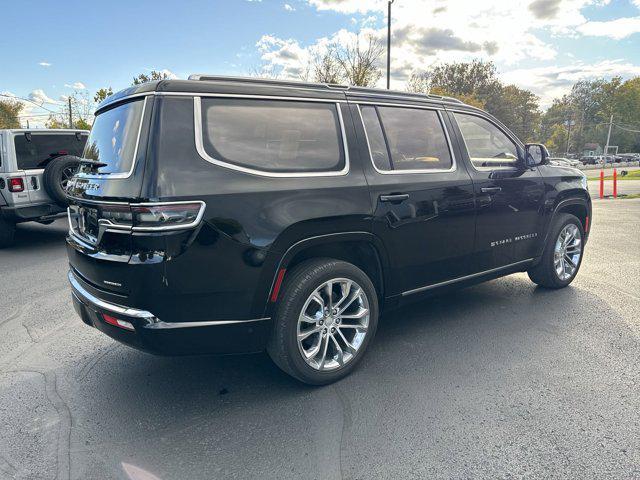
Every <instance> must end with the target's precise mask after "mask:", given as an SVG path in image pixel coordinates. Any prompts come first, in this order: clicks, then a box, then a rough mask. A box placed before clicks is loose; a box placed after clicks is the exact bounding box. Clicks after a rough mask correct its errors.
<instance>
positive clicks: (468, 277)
mask: <svg viewBox="0 0 640 480" xmlns="http://www.w3.org/2000/svg"><path fill="white" fill-rule="evenodd" d="M534 260H535V258H527V259H526V260H520V261H519V262H515V263H510V264H508V265H503V266H501V267H497V268H492V269H490V270H484V271H482V272H476V273H472V274H471V275H464V276H462V277H457V278H452V279H451V280H445V281H444V282H438V283H433V284H431V285H425V286H424V287H418V288H414V289H413V290H407V291H406V292H402V294H401V295H402V296H403V297H406V296H407V295H412V294H414V293H419V292H424V291H426V290H432V289H434V288H438V287H444V286H446V285H451V284H452V283H457V282H463V281H465V280H471V279H473V278H476V277H481V276H482V275H488V274H490V273H495V272H499V271H501V270H507V269H509V268H512V267H517V266H518V265H524V264H527V263H531V262H533V261H534Z"/></svg>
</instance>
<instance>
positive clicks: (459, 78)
mask: <svg viewBox="0 0 640 480" xmlns="http://www.w3.org/2000/svg"><path fill="white" fill-rule="evenodd" d="M430 86H431V89H432V90H433V89H434V88H437V89H438V90H439V91H443V92H448V93H449V94H450V95H453V96H459V95H465V96H472V97H475V98H477V99H478V100H480V101H481V102H482V103H484V104H485V105H489V103H490V102H491V101H492V100H494V97H495V96H496V95H497V94H499V92H500V88H501V83H500V80H498V77H497V75H496V67H495V65H494V64H493V62H483V61H482V60H473V61H472V62H460V63H445V64H442V65H437V66H435V67H434V68H433V70H431V72H430Z"/></svg>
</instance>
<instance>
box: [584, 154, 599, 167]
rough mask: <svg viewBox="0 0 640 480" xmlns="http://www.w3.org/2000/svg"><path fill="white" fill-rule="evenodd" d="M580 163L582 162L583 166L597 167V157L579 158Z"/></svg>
mask: <svg viewBox="0 0 640 480" xmlns="http://www.w3.org/2000/svg"><path fill="white" fill-rule="evenodd" d="M580 162H582V164H583V165H597V164H598V163H599V161H598V157H596V156H595V155H586V156H584V157H581V158H580Z"/></svg>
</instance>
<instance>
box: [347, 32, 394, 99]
mask: <svg viewBox="0 0 640 480" xmlns="http://www.w3.org/2000/svg"><path fill="white" fill-rule="evenodd" d="M383 53H384V48H383V46H382V44H381V43H380V42H379V41H378V40H377V39H376V38H374V37H373V36H372V35H368V36H367V37H366V38H365V40H364V45H362V44H361V42H360V37H359V36H358V37H357V38H356V39H355V41H353V42H352V43H350V44H347V45H344V46H340V47H338V48H337V49H336V51H335V61H336V62H337V64H338V65H339V66H340V69H341V70H342V74H343V75H344V78H345V80H346V81H347V83H348V84H349V85H357V86H360V87H372V86H374V85H375V84H376V82H377V81H378V80H380V77H382V71H381V70H380V65H379V63H380V59H381V57H382V54H383Z"/></svg>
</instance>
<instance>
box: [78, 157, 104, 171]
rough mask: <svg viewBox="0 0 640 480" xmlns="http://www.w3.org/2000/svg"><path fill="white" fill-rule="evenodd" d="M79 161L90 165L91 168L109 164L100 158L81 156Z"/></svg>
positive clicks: (81, 163)
mask: <svg viewBox="0 0 640 480" xmlns="http://www.w3.org/2000/svg"><path fill="white" fill-rule="evenodd" d="M78 161H79V162H80V165H88V166H89V167H90V169H91V170H97V169H98V168H101V167H106V166H108V165H109V164H108V163H104V162H99V161H98V160H91V159H90V158H79V159H78Z"/></svg>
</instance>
